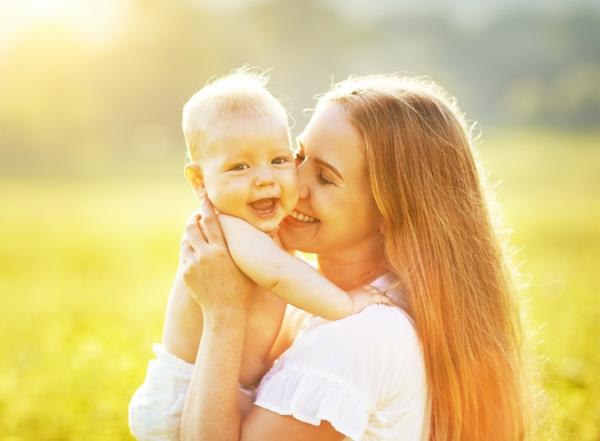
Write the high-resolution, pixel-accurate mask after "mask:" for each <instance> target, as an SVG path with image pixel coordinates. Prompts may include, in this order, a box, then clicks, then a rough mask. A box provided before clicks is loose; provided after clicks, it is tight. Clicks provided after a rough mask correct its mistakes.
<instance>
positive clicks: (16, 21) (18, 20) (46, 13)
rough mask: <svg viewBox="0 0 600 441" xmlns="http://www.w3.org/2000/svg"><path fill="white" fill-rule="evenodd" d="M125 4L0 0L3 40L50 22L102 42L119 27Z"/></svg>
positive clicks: (102, 0)
mask: <svg viewBox="0 0 600 441" xmlns="http://www.w3.org/2000/svg"><path fill="white" fill-rule="evenodd" d="M126 4H127V2H123V1H118V0H86V1H80V0H0V17H1V18H0V41H1V42H2V43H1V44H2V45H3V46H6V45H7V44H9V43H10V42H11V41H13V40H14V39H16V38H17V37H18V36H19V35H21V34H23V33H27V32H28V31H30V30H32V29H33V28H35V27H37V26H44V25H48V24H50V25H59V26H61V27H63V26H64V27H65V28H69V29H73V30H75V31H76V32H77V34H78V35H80V36H81V37H82V38H83V39H85V40H87V41H88V42H90V43H92V44H102V43H104V42H106V40H109V39H110V37H112V36H113V35H114V34H115V33H116V31H117V30H118V29H119V25H120V22H121V15H122V12H123V10H124V9H125V8H124V6H125V5H126Z"/></svg>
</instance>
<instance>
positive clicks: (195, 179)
mask: <svg viewBox="0 0 600 441" xmlns="http://www.w3.org/2000/svg"><path fill="white" fill-rule="evenodd" d="M183 174H184V175H185V179H187V181H188V182H189V183H190V185H191V186H192V188H193V189H194V191H195V192H196V193H199V192H201V191H203V190H204V179H203V177H202V170H201V169H200V166H199V165H198V164H194V163H193V162H188V163H187V164H186V165H185V167H184V168H183Z"/></svg>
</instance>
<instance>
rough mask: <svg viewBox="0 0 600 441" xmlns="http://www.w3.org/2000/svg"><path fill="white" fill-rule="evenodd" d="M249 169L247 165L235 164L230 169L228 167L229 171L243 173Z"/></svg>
mask: <svg viewBox="0 0 600 441" xmlns="http://www.w3.org/2000/svg"><path fill="white" fill-rule="evenodd" d="M249 168H250V166H249V165H248V164H243V163H241V164H235V165H232V166H231V167H229V169H228V170H229V171H244V170H248V169H249Z"/></svg>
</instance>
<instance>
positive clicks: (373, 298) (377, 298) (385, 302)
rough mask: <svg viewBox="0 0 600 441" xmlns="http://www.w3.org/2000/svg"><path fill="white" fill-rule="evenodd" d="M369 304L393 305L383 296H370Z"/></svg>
mask: <svg viewBox="0 0 600 441" xmlns="http://www.w3.org/2000/svg"><path fill="white" fill-rule="evenodd" d="M371 304H377V305H388V306H394V303H393V302H392V301H391V300H390V299H389V297H388V296H386V295H384V294H374V295H372V296H371Z"/></svg>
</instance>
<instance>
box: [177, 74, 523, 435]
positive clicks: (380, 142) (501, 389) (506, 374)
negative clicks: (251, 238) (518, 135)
mask: <svg viewBox="0 0 600 441" xmlns="http://www.w3.org/2000/svg"><path fill="white" fill-rule="evenodd" d="M299 142H300V151H299V157H298V163H299V181H300V186H301V188H300V202H299V203H298V206H297V212H300V213H303V214H305V215H307V216H308V217H302V216H300V218H302V219H304V220H305V221H304V222H301V221H297V220H295V219H290V218H288V219H286V221H285V222H284V224H283V225H282V227H281V231H280V234H281V238H282V241H283V242H284V244H285V245H286V246H287V247H288V248H291V249H297V250H301V251H306V252H311V253H315V254H316V255H317V259H318V263H319V270H320V271H321V272H322V273H323V274H324V275H325V276H326V277H327V278H329V279H330V280H332V281H333V282H334V283H336V284H337V285H339V286H340V287H342V288H343V289H352V288H354V287H357V286H360V285H364V284H367V283H369V282H371V281H373V280H374V279H377V282H376V283H377V284H378V286H379V287H380V288H382V289H384V290H386V291H389V292H390V293H392V294H393V293H395V295H392V294H390V295H391V296H392V298H394V299H395V300H396V303H397V304H398V305H399V306H401V307H402V309H403V310H400V309H399V308H393V307H388V306H382V305H376V306H372V307H369V308H367V309H366V310H365V311H363V312H362V313H360V314H357V315H355V316H351V317H348V318H346V319H343V320H340V321H337V322H329V323H323V322H322V321H318V320H312V321H310V322H309V324H308V326H307V327H306V328H305V329H304V331H303V332H302V333H301V335H300V336H299V337H297V338H296V340H295V341H294V343H293V344H292V345H291V347H290V348H289V349H288V350H287V351H286V352H285V353H284V354H283V355H282V356H281V357H280V359H279V361H278V362H277V363H276V364H275V366H274V367H273V368H272V370H271V371H270V372H269V373H268V374H267V375H266V376H265V378H263V381H262V382H261V384H260V386H259V388H258V396H257V399H256V401H255V403H254V405H253V406H252V407H251V408H250V410H249V411H248V413H247V415H246V411H244V410H239V408H238V391H237V379H238V375H239V365H240V357H241V347H242V343H243V338H244V335H243V334H244V324H245V309H244V301H243V300H244V298H245V297H246V296H247V295H248V292H250V288H251V287H250V284H249V281H248V280H247V279H246V278H245V277H244V276H243V275H242V274H240V273H239V272H238V271H237V269H236V268H235V266H234V265H233V264H232V263H231V261H230V260H229V258H228V256H227V253H226V246H225V243H224V241H223V238H222V235H221V233H220V229H219V226H218V223H217V221H216V218H215V216H214V213H213V212H212V211H211V209H210V206H209V204H208V202H206V201H205V202H204V203H203V206H202V210H201V219H200V220H199V228H198V229H197V231H196V232H195V233H193V234H188V236H187V237H186V239H187V242H188V243H189V244H190V245H191V246H192V247H193V248H194V250H195V253H194V256H190V260H189V261H188V262H187V263H186V271H187V278H188V280H194V282H193V283H191V284H190V288H191V289H192V290H193V291H194V297H195V298H196V300H197V301H198V303H199V304H200V305H201V306H202V308H203V313H204V319H205V325H204V333H203V337H202V342H201V345H200V348H199V352H198V357H197V359H196V364H195V366H194V368H193V375H192V378H191V383H190V385H189V389H188V392H187V397H186V401H185V406H184V410H183V416H182V422H181V435H182V439H210V440H216V439H219V440H220V439H223V440H238V439H243V440H282V439H286V440H287V439H310V440H341V439H344V437H348V438H351V439H365V440H367V439H369V440H388V439H389V440H392V439H393V440H399V439H402V440H432V441H433V440H435V441H438V440H444V441H446V440H452V441H458V440H462V441H464V440H473V441H478V440H482V441H483V440H485V441H493V440H498V441H507V440H521V439H524V438H525V432H526V423H525V417H524V413H525V412H524V408H525V404H524V394H523V392H524V390H523V382H522V366H521V359H520V335H519V323H518V316H517V312H516V307H515V305H514V303H513V299H512V297H511V296H512V288H511V283H510V277H509V274H508V268H507V267H506V265H505V264H504V263H503V258H502V254H501V251H500V248H499V245H498V241H497V238H496V237H495V235H494V232H493V229H492V222H491V219H490V215H489V213H488V209H487V207H486V203H485V200H484V194H483V189H482V186H481V183H480V180H479V178H478V174H477V168H476V163H475V161H474V159H473V154H472V151H471V146H470V139H469V132H468V129H467V127H466V124H465V122H464V119H463V118H462V116H461V115H460V113H459V111H458V110H457V108H456V106H455V104H454V102H453V101H452V100H451V99H449V98H447V97H446V95H445V94H444V93H443V92H442V91H441V90H440V89H438V88H437V87H435V86H434V85H432V84H430V83H427V82H423V81H419V80H414V79H406V78H400V77H396V76H371V77H363V78H356V79H350V80H347V81H344V82H342V83H339V84H338V85H336V86H335V87H334V88H333V89H332V90H331V91H329V92H328V93H326V94H325V95H323V96H322V97H321V98H320V100H319V103H318V105H317V108H316V112H315V114H314V115H313V117H312V119H311V121H310V122H309V124H308V126H307V127H306V129H305V130H304V132H303V133H302V134H301V136H300V137H299ZM296 217H298V216H296ZM381 276H383V277H381ZM417 336H418V337H417Z"/></svg>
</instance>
